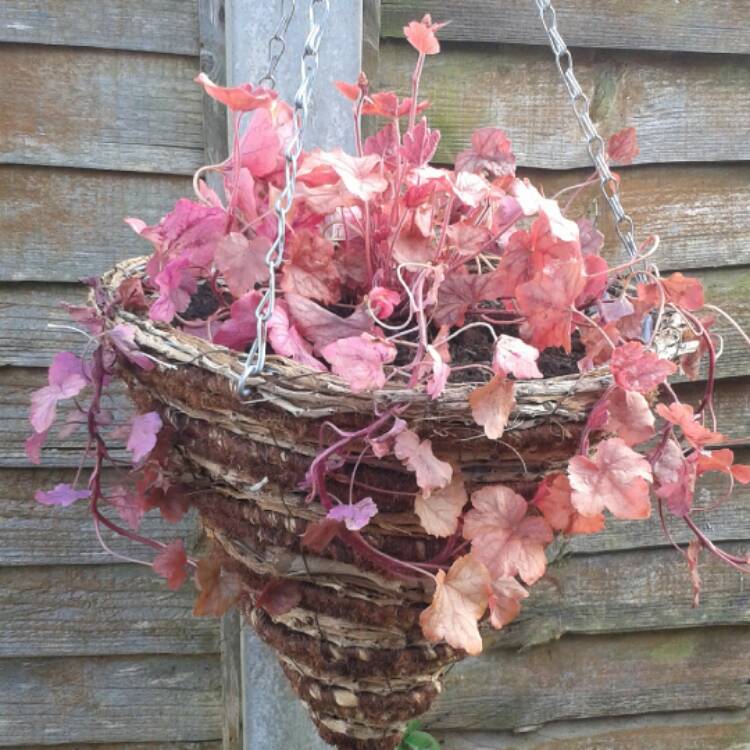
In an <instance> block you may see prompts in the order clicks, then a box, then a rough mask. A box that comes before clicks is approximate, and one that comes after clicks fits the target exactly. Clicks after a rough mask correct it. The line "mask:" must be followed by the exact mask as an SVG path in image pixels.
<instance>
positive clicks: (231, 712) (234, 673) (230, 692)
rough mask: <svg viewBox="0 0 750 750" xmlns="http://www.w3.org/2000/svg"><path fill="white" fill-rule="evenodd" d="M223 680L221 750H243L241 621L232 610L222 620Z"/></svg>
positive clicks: (238, 615)
mask: <svg viewBox="0 0 750 750" xmlns="http://www.w3.org/2000/svg"><path fill="white" fill-rule="evenodd" d="M221 680H222V697H223V702H224V727H223V732H222V735H223V736H222V750H242V747H243V734H242V723H243V722H242V706H243V694H242V687H243V685H242V681H243V672H242V618H241V616H240V614H239V612H237V611H236V610H230V611H229V612H227V613H226V614H225V615H224V616H223V617H222V618H221Z"/></svg>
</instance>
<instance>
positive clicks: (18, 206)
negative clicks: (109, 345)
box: [0, 105, 192, 281]
mask: <svg viewBox="0 0 750 750" xmlns="http://www.w3.org/2000/svg"><path fill="white" fill-rule="evenodd" d="M76 106H78V105H76ZM121 137H122V136H121ZM170 142H171V141H169V140H168V141H166V143H170ZM154 166H157V164H156V162H154ZM191 192H192V187H191V185H190V180H189V178H186V177H177V176H171V175H154V174H130V173H127V172H99V171H95V170H76V169H49V168H45V167H24V166H19V165H2V166H0V200H2V203H3V211H2V213H1V214H0V281H34V280H36V281H77V280H78V279H79V278H80V277H81V276H91V275H94V274H98V273H101V272H102V271H105V270H106V269H107V268H109V267H110V266H112V265H113V264H114V263H115V262H117V261H119V260H123V259H124V258H128V257H132V256H134V255H139V254H143V253H147V252H150V250H151V245H150V244H149V243H147V242H144V241H143V240H142V239H140V238H139V237H138V236H136V235H135V233H134V232H133V230H132V229H130V228H129V227H128V226H127V225H126V224H125V222H124V221H123V220H124V219H125V218H126V217H129V216H135V217H138V218H141V219H143V220H144V221H146V222H148V223H149V224H151V223H156V222H157V221H158V220H159V219H160V218H161V217H162V216H163V215H164V214H165V213H166V212H167V211H169V210H170V209H171V208H172V206H173V205H174V204H175V202H176V201H177V200H178V199H179V198H181V197H183V196H187V195H190V194H191Z"/></svg>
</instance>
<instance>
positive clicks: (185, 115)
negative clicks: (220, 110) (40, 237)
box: [0, 44, 203, 220]
mask: <svg viewBox="0 0 750 750" xmlns="http://www.w3.org/2000/svg"><path fill="white" fill-rule="evenodd" d="M197 68H198V65H197V58H194V57H182V56H174V55H151V54H142V53H137V52H122V51H112V50H95V49H86V50H83V49H76V50H70V49H69V48H66V47H42V48H39V47H35V46H30V45H23V44H19V45H14V44H11V45H5V46H2V47H0V69H1V70H2V71H3V81H4V90H3V105H4V106H3V108H2V110H0V133H2V134H3V139H2V141H1V142H0V160H2V161H3V162H5V163H10V164H35V165H47V166H56V167H86V168H89V169H114V170H124V171H132V172H161V173H177V174H189V173H191V172H192V171H193V170H194V169H195V168H196V167H199V166H200V165H201V164H202V163H203V133H202V105H201V96H202V95H201V90H200V87H199V86H198V85H197V84H195V83H193V78H195V76H196V74H197V72H198V70H197ZM30 92H33V96H31V95H30ZM63 205H64V204H63ZM40 220H43V218H42V217H40Z"/></svg>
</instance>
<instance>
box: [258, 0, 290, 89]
mask: <svg viewBox="0 0 750 750" xmlns="http://www.w3.org/2000/svg"><path fill="white" fill-rule="evenodd" d="M287 3H288V6H287ZM296 7H297V0H281V18H280V19H279V23H278V26H277V27H276V31H274V33H273V36H272V37H271V38H270V39H269V40H268V70H267V71H266V74H265V75H264V76H263V78H261V79H260V80H259V81H258V85H259V86H265V85H268V87H269V88H272V89H275V88H276V68H278V66H279V62H281V58H282V57H283V56H284V52H286V33H287V31H289V24H291V22H292V18H294V11H295V9H296Z"/></svg>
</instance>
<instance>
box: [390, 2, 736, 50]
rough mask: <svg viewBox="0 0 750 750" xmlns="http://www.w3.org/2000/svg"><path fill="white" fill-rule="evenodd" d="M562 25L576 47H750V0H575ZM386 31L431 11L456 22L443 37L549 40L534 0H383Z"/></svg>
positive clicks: (564, 7)
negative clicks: (747, 0) (669, 0)
mask: <svg viewBox="0 0 750 750" xmlns="http://www.w3.org/2000/svg"><path fill="white" fill-rule="evenodd" d="M555 5H556V7H558V17H559V23H560V29H561V31H562V33H563V35H564V36H565V39H566V41H567V42H568V44H570V45H571V46H575V47H614V48H624V49H654V50H690V51H694V52H739V53H748V52H750V37H748V35H747V33H746V29H747V27H748V25H750V9H749V8H748V6H747V3H745V2H743V0H690V2H687V3H685V2H683V3H680V2H675V3H663V2H656V3H655V2H653V0H608V1H607V2H604V3H603V2H601V0H571V1H570V2H564V3H556V4H555ZM382 7H383V10H382V13H383V36H385V37H401V36H402V35H403V32H402V27H403V26H404V24H406V23H408V22H409V21H411V20H413V19H415V18H421V17H422V15H423V14H424V13H431V14H432V17H433V18H434V19H435V20H441V21H443V20H445V21H447V20H450V24H449V25H448V26H447V27H446V28H445V29H443V30H442V31H441V32H440V38H441V39H445V40H451V41H461V42H464V41H465V42H510V43H520V44H544V45H546V44H547V37H546V35H545V34H544V30H543V29H542V26H541V24H540V22H539V16H538V14H537V12H536V8H535V6H534V4H533V3H531V2H528V0H383V6H382Z"/></svg>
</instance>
